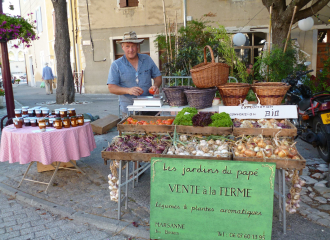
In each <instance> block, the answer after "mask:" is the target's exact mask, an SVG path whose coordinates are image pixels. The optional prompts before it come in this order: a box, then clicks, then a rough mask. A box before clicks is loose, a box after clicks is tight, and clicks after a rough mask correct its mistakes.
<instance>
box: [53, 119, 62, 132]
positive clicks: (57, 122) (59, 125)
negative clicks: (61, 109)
mask: <svg viewBox="0 0 330 240" xmlns="http://www.w3.org/2000/svg"><path fill="white" fill-rule="evenodd" d="M53 126H54V128H56V129H62V120H61V118H60V117H57V118H55V121H54V122H53Z"/></svg>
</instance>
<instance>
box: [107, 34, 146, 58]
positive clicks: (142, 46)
mask: <svg viewBox="0 0 330 240" xmlns="http://www.w3.org/2000/svg"><path fill="white" fill-rule="evenodd" d="M139 39H140V38H139ZM141 39H142V38H141ZM143 39H144V41H143V43H141V44H139V45H138V47H139V49H138V53H143V54H147V55H149V56H150V45H149V44H150V43H149V38H143ZM117 41H121V40H114V41H113V46H114V50H115V60H116V59H118V58H120V57H122V56H124V51H123V49H122V48H121V44H118V43H116V42H117Z"/></svg>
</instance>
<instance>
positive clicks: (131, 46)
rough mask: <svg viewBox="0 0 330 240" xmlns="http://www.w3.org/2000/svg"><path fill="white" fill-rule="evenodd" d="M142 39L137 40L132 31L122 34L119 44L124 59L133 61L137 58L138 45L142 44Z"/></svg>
mask: <svg viewBox="0 0 330 240" xmlns="http://www.w3.org/2000/svg"><path fill="white" fill-rule="evenodd" d="M143 41H144V39H138V38H137V36H136V33H135V32H134V31H131V32H126V33H124V37H123V40H122V41H119V42H117V43H121V48H122V49H123V51H124V53H125V56H126V58H128V59H134V58H136V57H137V52H138V47H139V46H138V45H139V44H140V43H142V42H143Z"/></svg>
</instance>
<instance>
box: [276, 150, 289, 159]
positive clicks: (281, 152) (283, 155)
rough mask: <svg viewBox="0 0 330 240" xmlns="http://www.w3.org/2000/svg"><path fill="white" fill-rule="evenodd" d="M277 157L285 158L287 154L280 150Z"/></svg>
mask: <svg viewBox="0 0 330 240" xmlns="http://www.w3.org/2000/svg"><path fill="white" fill-rule="evenodd" d="M277 155H278V156H279V157H280V158H285V157H286V155H287V154H286V153H285V152H284V151H283V150H281V151H279V152H278V154H277Z"/></svg>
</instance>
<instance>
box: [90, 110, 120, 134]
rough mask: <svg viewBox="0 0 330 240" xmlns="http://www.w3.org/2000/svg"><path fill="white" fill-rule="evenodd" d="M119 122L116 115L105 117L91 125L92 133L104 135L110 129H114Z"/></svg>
mask: <svg viewBox="0 0 330 240" xmlns="http://www.w3.org/2000/svg"><path fill="white" fill-rule="evenodd" d="M120 120H121V119H120V118H119V117H118V116H116V115H112V114H110V115H107V116H105V117H104V118H101V119H98V120H96V121H94V122H92V123H91V125H92V129H93V132H95V133H97V134H105V133H107V132H108V131H109V130H110V129H111V128H113V127H116V126H117V123H119V122H120Z"/></svg>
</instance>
